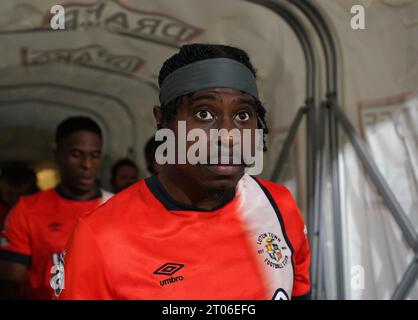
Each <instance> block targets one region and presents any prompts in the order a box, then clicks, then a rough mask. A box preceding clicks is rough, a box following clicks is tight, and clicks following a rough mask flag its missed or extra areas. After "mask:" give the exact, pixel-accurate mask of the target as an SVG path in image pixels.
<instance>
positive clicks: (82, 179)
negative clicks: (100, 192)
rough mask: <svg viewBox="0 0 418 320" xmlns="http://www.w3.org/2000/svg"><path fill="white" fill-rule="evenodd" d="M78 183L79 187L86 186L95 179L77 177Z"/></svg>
mask: <svg viewBox="0 0 418 320" xmlns="http://www.w3.org/2000/svg"><path fill="white" fill-rule="evenodd" d="M78 182H79V183H80V184H81V185H84V186H88V185H91V184H93V183H94V182H95V178H94V177H79V178H78Z"/></svg>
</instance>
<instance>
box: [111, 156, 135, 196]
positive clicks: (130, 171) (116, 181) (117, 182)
mask: <svg viewBox="0 0 418 320" xmlns="http://www.w3.org/2000/svg"><path fill="white" fill-rule="evenodd" d="M138 179H139V169H138V167H137V165H136V164H135V162H133V161H132V160H130V159H127V158H125V159H120V160H118V161H117V162H116V163H115V164H114V165H113V166H112V169H111V181H110V183H111V185H112V189H113V192H114V193H118V192H120V191H122V190H123V189H125V188H127V187H129V186H130V185H132V184H133V183H135V182H137V181H138Z"/></svg>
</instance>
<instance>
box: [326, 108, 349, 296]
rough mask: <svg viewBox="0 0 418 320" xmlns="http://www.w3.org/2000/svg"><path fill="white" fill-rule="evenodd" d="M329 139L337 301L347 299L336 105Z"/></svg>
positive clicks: (332, 111) (330, 121)
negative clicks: (335, 115)
mask: <svg viewBox="0 0 418 320" xmlns="http://www.w3.org/2000/svg"><path fill="white" fill-rule="evenodd" d="M329 115H330V117H329V139H330V164H331V184H332V209H333V210H332V211H333V222H334V250H335V265H336V268H337V299H340V300H342V299H344V298H345V281H344V275H345V273H344V269H345V268H344V252H343V237H342V224H341V197H340V179H339V170H340V165H339V148H338V147H339V146H338V123H337V121H336V119H335V117H334V105H333V103H332V102H331V105H330V106H329Z"/></svg>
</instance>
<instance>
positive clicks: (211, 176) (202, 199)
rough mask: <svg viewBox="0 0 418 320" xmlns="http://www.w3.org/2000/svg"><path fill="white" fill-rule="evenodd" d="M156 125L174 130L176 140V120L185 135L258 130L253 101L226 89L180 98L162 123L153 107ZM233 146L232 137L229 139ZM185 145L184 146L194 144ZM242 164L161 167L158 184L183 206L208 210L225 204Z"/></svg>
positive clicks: (157, 109) (240, 173)
mask: <svg viewBox="0 0 418 320" xmlns="http://www.w3.org/2000/svg"><path fill="white" fill-rule="evenodd" d="M154 116H155V119H156V121H157V125H159V126H160V127H165V128H169V129H171V130H173V131H174V133H175V135H176V139H177V134H178V130H177V129H178V128H177V122H178V121H181V120H183V121H186V132H189V131H190V130H192V129H194V128H200V129H203V130H204V131H205V132H206V134H207V136H209V130H210V129H218V130H219V129H222V128H225V129H227V130H228V131H230V130H232V129H234V128H236V129H238V130H239V131H240V132H241V133H242V130H243V129H253V130H254V129H256V128H257V112H256V105H255V101H254V98H253V97H252V96H250V95H248V94H245V93H243V92H241V91H238V90H235V89H229V88H214V89H205V90H200V91H198V92H195V93H194V94H193V95H192V97H191V98H187V97H183V99H182V101H181V103H180V105H179V106H178V108H177V113H176V116H175V118H174V119H171V120H170V121H169V122H168V123H163V122H162V116H161V109H160V108H159V107H155V108H154ZM228 141H229V143H230V146H232V137H229V138H228ZM193 144H194V142H193V141H188V142H186V147H187V148H189V147H190V146H191V145H193ZM244 169H245V167H244V165H243V164H241V165H205V164H198V165H191V164H184V165H178V164H175V165H164V166H163V167H162V169H161V171H160V173H159V175H158V179H159V180H160V182H161V184H162V185H163V186H164V188H165V189H166V190H167V192H168V193H169V194H170V195H171V197H172V198H173V199H174V200H176V201H178V202H180V203H183V204H185V205H189V206H194V207H198V208H202V209H206V210H211V209H213V208H216V207H218V206H220V205H222V204H224V203H225V199H226V198H228V197H229V196H230V195H231V194H233V193H234V190H235V187H236V185H237V183H238V181H239V180H240V179H241V177H242V176H243V175H244Z"/></svg>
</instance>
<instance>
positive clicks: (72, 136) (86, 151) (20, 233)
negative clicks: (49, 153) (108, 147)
mask: <svg viewBox="0 0 418 320" xmlns="http://www.w3.org/2000/svg"><path fill="white" fill-rule="evenodd" d="M55 144H56V145H55V150H54V153H55V158H56V161H57V164H58V169H59V172H60V177H61V182H60V184H59V185H58V186H57V187H56V188H53V189H49V190H45V191H42V192H38V193H36V194H34V195H31V196H26V197H21V198H20V200H19V202H18V203H17V204H16V205H15V206H14V207H13V209H12V210H11V211H10V213H9V215H8V217H7V222H6V227H5V229H4V231H3V233H2V235H1V239H0V298H6V299H8V298H9V299H10V298H29V299H51V296H52V294H53V292H54V293H56V291H55V290H56V289H57V286H56V285H55V282H56V281H59V279H54V280H51V279H50V278H51V271H52V272H54V269H53V268H52V267H53V266H56V265H57V264H58V263H59V261H60V259H62V256H60V253H61V251H62V250H63V249H64V247H65V245H66V243H67V240H68V239H69V237H70V235H71V233H72V232H73V229H74V227H75V225H76V222H77V220H78V218H79V216H80V215H81V214H82V213H83V212H86V211H89V210H92V209H94V208H96V207H97V206H99V205H100V204H102V203H104V202H105V201H106V200H107V199H109V198H110V197H111V194H110V193H108V192H105V191H104V190H101V189H100V188H99V187H98V185H97V183H96V177H97V175H98V172H99V169H100V166H101V162H102V160H101V152H102V144H103V141H102V132H101V129H100V127H99V126H98V125H97V123H96V122H94V121H93V120H91V119H90V118H87V117H71V118H68V119H66V120H64V121H63V122H61V124H60V125H59V126H58V128H57V130H56V133H55ZM51 268H52V269H51Z"/></svg>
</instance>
